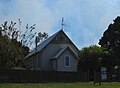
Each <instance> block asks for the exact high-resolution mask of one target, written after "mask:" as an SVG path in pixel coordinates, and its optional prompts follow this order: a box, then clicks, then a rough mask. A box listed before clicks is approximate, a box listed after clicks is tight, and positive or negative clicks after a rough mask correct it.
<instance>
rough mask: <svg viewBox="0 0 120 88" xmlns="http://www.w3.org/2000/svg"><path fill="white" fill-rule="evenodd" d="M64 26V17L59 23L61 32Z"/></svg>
mask: <svg viewBox="0 0 120 88" xmlns="http://www.w3.org/2000/svg"><path fill="white" fill-rule="evenodd" d="M64 26H65V24H64V17H62V23H61V29H62V30H63V27H64Z"/></svg>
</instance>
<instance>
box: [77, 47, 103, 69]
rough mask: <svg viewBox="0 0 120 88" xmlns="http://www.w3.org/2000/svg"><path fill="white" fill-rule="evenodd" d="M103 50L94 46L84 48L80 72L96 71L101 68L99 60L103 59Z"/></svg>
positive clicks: (80, 54)
mask: <svg viewBox="0 0 120 88" xmlns="http://www.w3.org/2000/svg"><path fill="white" fill-rule="evenodd" d="M102 54H103V49H102V48H101V47H99V46H96V45H92V46H89V47H84V48H82V49H81V50H80V52H79V58H80V59H79V61H78V70H81V69H84V70H95V69H97V68H98V66H99V58H102Z"/></svg>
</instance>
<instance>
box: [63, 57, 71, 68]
mask: <svg viewBox="0 0 120 88" xmlns="http://www.w3.org/2000/svg"><path fill="white" fill-rule="evenodd" d="M64 62H65V67H70V57H69V56H68V55H67V56H65V57H64Z"/></svg>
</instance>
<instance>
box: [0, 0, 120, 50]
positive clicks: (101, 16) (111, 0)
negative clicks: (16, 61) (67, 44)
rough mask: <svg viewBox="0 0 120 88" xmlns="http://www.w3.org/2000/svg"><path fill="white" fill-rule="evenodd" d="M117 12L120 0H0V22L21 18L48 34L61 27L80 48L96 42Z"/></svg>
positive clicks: (15, 20)
mask: <svg viewBox="0 0 120 88" xmlns="http://www.w3.org/2000/svg"><path fill="white" fill-rule="evenodd" d="M119 15H120V0H0V24H2V23H3V22H4V21H6V20H7V21H14V22H18V19H19V18H20V19H21V20H22V24H23V26H22V31H24V27H25V25H26V24H29V25H33V24H36V29H35V30H34V31H36V32H47V33H48V35H49V36H51V35H52V34H54V33H55V32H57V31H59V30H60V29H61V18H62V17H64V24H65V26H64V29H63V30H64V31H65V33H66V34H67V35H68V36H69V37H70V39H71V40H72V41H73V42H74V43H75V45H76V46H77V47H78V48H79V49H81V48H83V47H87V46H90V45H98V42H99V39H100V38H101V37H102V35H103V32H104V31H105V30H106V29H107V27H108V25H109V24H110V23H113V20H114V19H115V18H116V17H117V16H119Z"/></svg>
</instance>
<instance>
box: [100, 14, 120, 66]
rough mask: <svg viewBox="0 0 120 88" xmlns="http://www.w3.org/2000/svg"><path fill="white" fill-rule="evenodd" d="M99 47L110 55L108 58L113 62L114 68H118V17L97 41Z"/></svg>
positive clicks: (119, 43)
mask: <svg viewBox="0 0 120 88" xmlns="http://www.w3.org/2000/svg"><path fill="white" fill-rule="evenodd" d="M99 45H101V47H104V48H106V49H107V50H108V51H109V52H110V53H111V56H110V58H111V60H112V61H113V62H114V66H115V65H119V66H120V58H119V57H120V52H119V50H120V16H118V17H117V18H116V19H115V20H113V23H111V24H110V25H109V26H108V29H107V30H106V31H105V32H104V34H103V37H102V38H101V39H100V41H99Z"/></svg>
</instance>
